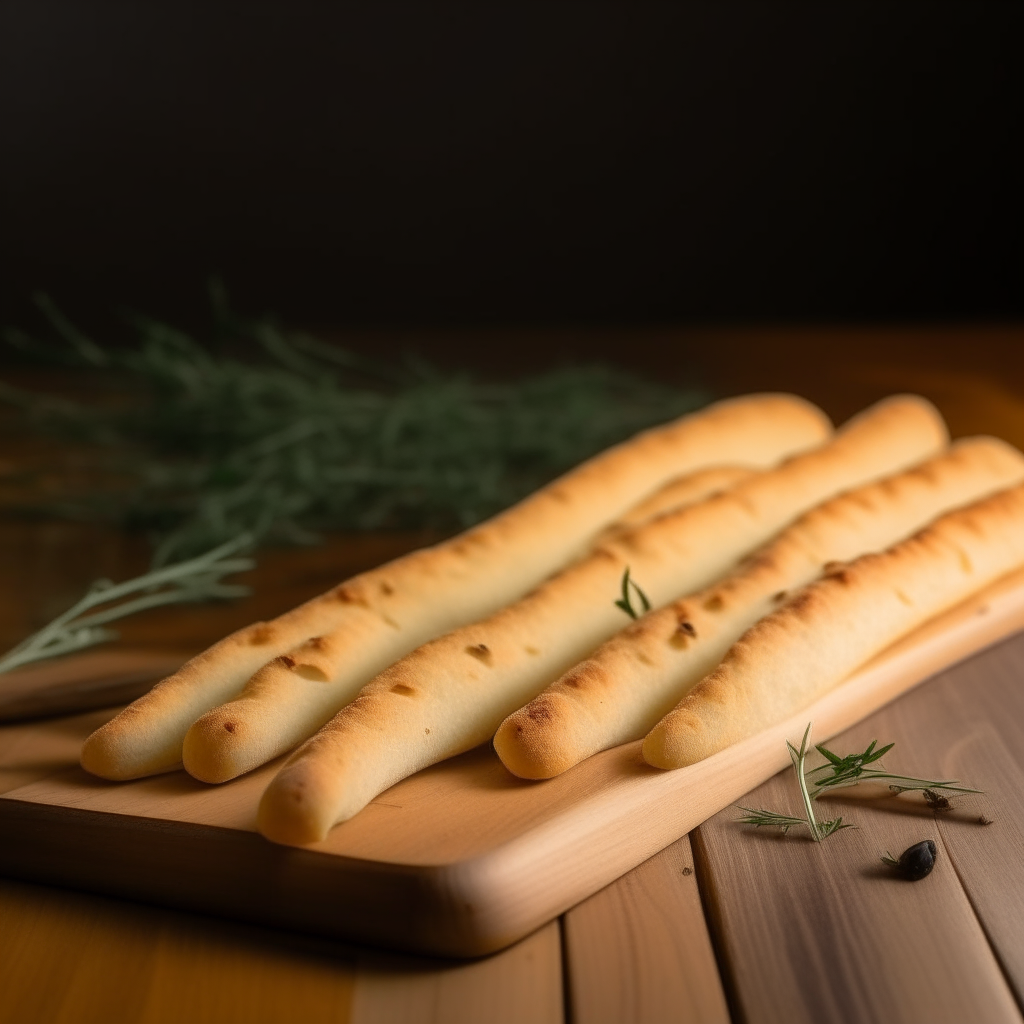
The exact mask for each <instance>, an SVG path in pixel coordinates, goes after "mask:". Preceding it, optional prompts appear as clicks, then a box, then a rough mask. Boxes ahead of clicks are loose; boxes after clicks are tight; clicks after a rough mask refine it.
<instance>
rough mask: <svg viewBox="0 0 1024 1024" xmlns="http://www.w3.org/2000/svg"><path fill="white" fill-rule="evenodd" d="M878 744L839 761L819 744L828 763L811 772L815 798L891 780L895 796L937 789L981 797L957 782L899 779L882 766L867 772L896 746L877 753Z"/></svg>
mask: <svg viewBox="0 0 1024 1024" xmlns="http://www.w3.org/2000/svg"><path fill="white" fill-rule="evenodd" d="M875 743H876V741H875V740H872V741H871V743H869V744H868V747H867V749H866V750H864V752H863V753H860V754H848V755H847V756H846V757H839V755H838V754H834V753H833V752H832V751H831V750H829V749H828V748H827V747H825V746H823V745H821V744H819V745H818V746H817V747H816V748H815V749H816V750H817V751H818V753H819V754H821V755H822V756H823V757H824V758H825V759H826V760H827V762H828V763H827V764H823V765H820V766H819V767H817V768H814V769H812V770H811V772H810V774H811V775H812V776H816V775H817V776H818V777H817V778H812V784H813V785H814V792H813V794H812V796H813V797H814V799H817V798H818V797H819V796H821V794H822V793H826V792H830V791H831V790H834V789H843V788H845V787H847V786H856V785H857V784H858V783H861V782H871V781H877V780H881V779H888V780H890V786H889V788H890V789H891V790H892V791H893V792H896V793H903V792H906V791H908V790H924V791H925V794H926V795H927V793H928V792H930V791H932V790H936V789H944V790H947V791H949V792H952V793H980V792H981V790H980V789H970V788H969V787H967V786H961V785H958V780H957V779H945V780H943V779H918V778H914V777H912V776H908V775H896V774H894V773H893V772H889V771H886V770H885V768H883V767H882V765H881V764H879V765H878V767H877V768H868V765H870V764H874V763H876V762H878V761H880V760H881V758H882V757H883V755H885V754H887V753H888V752H889V751H890V750H892V748H893V747H894V746H895V744H894V743H889V744H887V745H886V746H884V747H879V748H878V749H877V750H876V749H875ZM821 772H825V773H828V772H831V773H832V774H831V775H829V774H826V775H824V776H821V775H818V773H821Z"/></svg>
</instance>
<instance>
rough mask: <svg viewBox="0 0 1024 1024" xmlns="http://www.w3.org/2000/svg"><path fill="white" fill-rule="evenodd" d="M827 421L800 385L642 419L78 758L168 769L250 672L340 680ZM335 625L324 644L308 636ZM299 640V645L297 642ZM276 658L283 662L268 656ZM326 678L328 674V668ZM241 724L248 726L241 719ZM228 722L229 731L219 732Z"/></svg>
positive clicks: (232, 654)
mask: <svg viewBox="0 0 1024 1024" xmlns="http://www.w3.org/2000/svg"><path fill="white" fill-rule="evenodd" d="M830 432H831V425H830V424H829V422H828V419H827V417H825V415H824V414H823V413H822V412H821V411H820V410H819V409H817V408H816V407H815V406H813V405H811V404H810V403H809V402H806V401H804V400H803V399H800V398H797V397H795V396H792V395H776V394H765V395H749V396H744V397H741V398H736V399H729V400H726V401H723V402H718V403H716V404H714V405H712V406H710V407H708V408H707V409H704V410H702V411H700V412H697V413H693V414H691V415H689V416H684V417H682V418H681V419H679V420H676V421H675V422H673V423H669V424H667V425H665V426H662V427H657V428H654V429H652V430H648V431H645V432H643V433H641V434H639V435H637V436H636V437H635V438H633V439H632V440H630V441H626V442H624V443H622V444H620V445H616V446H615V447H613V448H611V449H609V450H608V451H606V452H604V453H603V454H601V455H598V456H596V457H595V458H593V459H590V460H589V461H587V462H585V463H583V464H582V465H581V466H579V467H577V468H576V469H574V470H572V471H571V472H569V473H567V474H565V475H564V476H562V477H560V478H559V479H558V480H555V481H554V482H553V483H551V484H549V485H547V486H546V487H543V488H541V489H540V490H539V491H537V492H536V493H535V494H533V495H531V496H530V497H528V498H526V499H524V500H523V501H521V502H519V503H518V504H517V505H515V506H513V507H512V508H510V509H508V510H506V511H505V512H503V513H501V514H499V515H497V516H495V517H493V518H492V519H490V520H488V521H487V522H485V523H481V524H480V525H478V526H476V527H473V528H472V529H470V530H467V531H466V532H465V533H463V534H460V535H459V536H458V537H455V538H453V539H452V540H449V541H446V542H444V543H442V544H439V545H437V546H435V547H432V548H427V549H424V550H420V551H416V552H413V553H412V554H410V555H406V556H404V557H403V558H399V559H396V560H395V561H393V562H390V563H388V564H387V565H384V566H381V567H380V568H379V569H375V570H373V571H371V572H368V573H363V574H361V575H359V576H356V577H354V578H353V579H350V580H348V581H347V582H345V583H343V584H341V585H340V586H338V587H335V588H333V589H332V590H330V591H328V592H327V593H326V594H323V595H321V596H319V597H317V598H314V599H313V600H311V601H308V602H306V603H305V604H303V605H301V606H300V607H298V608H296V609H293V610H292V611H290V612H288V613H287V614H286V615H283V616H281V617H279V618H277V619H274V620H273V621H271V622H268V623H256V624H254V625H252V626H248V627H246V628H245V629H243V630H240V631H238V632H237V633H234V634H232V635H231V636H229V637H226V638H225V639H223V640H221V641H219V642H218V643H216V644H214V645H213V646H212V647H211V648H209V649H208V650H206V651H204V652H203V653H202V654H200V655H198V656H197V657H196V658H193V659H192V660H191V661H190V662H188V663H187V664H186V665H185V666H183V668H182V669H181V670H180V671H179V672H177V673H175V674H174V675H173V676H170V677H169V678H168V679H166V680H164V681H162V682H161V683H159V684H158V685H157V686H156V687H154V688H153V689H152V690H151V691H150V692H149V693H148V694H146V695H145V696H144V697H141V698H140V699H139V700H137V701H136V702H135V703H134V704H132V705H131V706H130V707H129V708H127V709H126V710H125V711H124V712H122V713H121V714H120V715H118V716H117V717H115V718H114V719H112V720H111V721H110V722H109V723H107V724H106V725H105V726H103V727H102V728H101V729H99V730H97V731H96V732H95V733H93V734H92V736H90V737H89V738H88V739H87V740H86V743H85V745H84V746H83V749H82V757H81V761H82V766H83V767H84V768H86V769H87V770H88V771H90V772H92V773H93V774H95V775H99V776H102V777H104V778H108V779H132V778H138V777H140V776H143V775H150V774H153V773H156V772H161V771H168V770H172V769H174V768H176V767H178V766H179V764H180V763H181V761H182V757H183V749H182V746H183V741H184V738H185V735H186V732H187V730H188V729H189V727H190V726H191V725H192V723H193V722H195V720H196V719H197V718H199V717H200V716H201V715H202V714H203V713H204V712H207V711H209V710H210V709H211V708H214V707H216V706H218V705H220V704H222V703H224V702H225V701H227V700H230V699H231V698H232V697H234V696H236V695H237V694H238V693H239V691H240V690H241V689H242V687H243V686H244V685H245V683H246V681H247V680H249V679H250V678H251V677H253V675H254V673H257V674H261V675H262V677H263V678H261V680H260V682H259V683H258V684H257V690H258V689H259V687H261V686H266V685H268V677H269V678H275V679H280V680H283V681H285V682H287V683H288V684H290V685H289V686H288V687H286V688H287V689H288V690H289V692H290V691H291V689H299V690H300V693H299V699H301V698H302V696H303V694H302V693H301V688H302V687H305V689H306V691H309V692H310V693H312V694H316V690H315V687H316V686H321V687H322V686H323V685H324V684H323V683H322V682H321V681H320V675H321V674H323V672H324V668H323V665H324V662H325V660H326V659H327V658H328V655H331V656H332V657H333V660H332V661H331V666H332V668H331V673H333V672H334V670H335V669H336V668H337V669H341V668H342V667H343V666H344V665H346V664H349V662H350V660H351V666H352V668H351V672H349V673H348V675H347V676H345V680H346V682H348V683H351V680H352V679H359V680H360V681H365V680H366V679H367V678H369V677H370V676H372V675H373V674H374V672H376V671H379V670H380V669H381V668H383V667H384V666H385V665H386V664H388V663H390V662H391V661H394V660H395V658H397V657H400V656H401V655H402V654H404V653H406V652H407V651H409V650H411V649H413V648H415V647H416V646H417V645H419V644H421V643H423V642H424V641H425V640H427V639H429V638H430V637H432V636H437V635H439V634H441V633H444V632H445V631H446V630H448V629H451V628H453V627H454V626H455V625H458V624H459V623H462V622H466V621H470V620H472V619H474V618H478V617H479V616H480V614H481V613H483V612H487V611H491V610H494V609H496V608H498V607H500V606H501V605H502V604H504V603H507V602H508V601H511V600H514V599H515V598H517V597H519V596H521V595H522V594H523V593H525V592H526V591H527V590H528V589H529V588H530V587H531V586H533V585H535V584H536V583H537V582H539V581H540V580H541V579H543V578H544V577H545V576H547V575H548V574H549V573H551V572H553V571H555V570H556V569H558V568H559V567H560V566H562V565H565V564H567V563H568V562H569V561H571V560H572V559H573V558H574V557H577V556H578V555H579V554H580V553H581V552H582V551H584V550H586V549H587V547H588V546H589V545H590V544H591V543H592V541H593V538H594V536H595V535H596V534H597V533H598V532H599V531H600V530H601V529H602V528H603V527H605V526H606V525H607V524H608V523H609V522H610V521H612V520H614V519H615V518H616V517H617V516H619V515H621V514H623V513H624V512H626V511H627V510H628V509H629V508H630V507H631V506H633V505H634V504H635V503H636V502H637V501H639V500H641V499H642V498H644V497H645V496H646V495H649V494H651V492H652V491H654V490H656V489H657V488H658V487H660V486H662V485H663V484H665V483H666V482H667V481H669V480H671V479H672V478H674V477H676V476H677V475H678V474H680V473H682V472H686V471H688V470H694V469H698V468H701V467H706V466H711V465H716V464H720V463H723V462H730V461H742V462H744V463H747V464H749V465H762V466H766V465H772V464H774V463H775V462H777V461H778V460H779V459H780V458H783V457H784V456H786V455H789V454H791V453H793V452H795V451H801V450H804V449H807V448H810V447H812V446H814V445H816V444H819V443H820V442H821V441H823V440H824V439H825V438H826V437H827V436H828V435H829V434H830ZM327 635H329V636H330V638H331V639H330V642H325V643H324V644H322V645H320V646H319V647H317V645H312V646H310V645H305V646H303V645H304V644H305V642H306V641H307V640H309V639H310V638H319V637H324V636H327ZM297 648H298V657H295V656H292V657H291V658H290V660H289V661H283V660H281V659H282V658H288V657H289V652H291V651H294V650H296V649H297ZM273 666H276V668H273ZM327 678H333V675H332V674H329V675H328V676H327ZM229 724H237V725H238V727H239V730H240V738H242V736H244V735H246V734H245V733H244V732H243V731H242V730H244V723H243V719H241V718H239V720H238V722H237V723H233V722H232V721H231V720H230V719H228V720H226V721H225V722H223V723H222V725H223V726H227V725H229ZM225 735H230V733H227V732H225Z"/></svg>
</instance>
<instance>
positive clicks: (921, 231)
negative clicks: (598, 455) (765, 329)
mask: <svg viewBox="0 0 1024 1024" xmlns="http://www.w3.org/2000/svg"><path fill="white" fill-rule="evenodd" d="M1022 28H1024V5H1021V4H1018V3H1013V4H996V3H987V4H982V3H975V2H971V3H937V2H927V3H910V2H903V3H899V2H894V3H885V4H882V3H878V4H865V3H857V4H851V3H830V4H815V3H801V4H794V3H766V2H763V0H759V2H756V3H739V2H726V0H716V2H714V3H707V4H700V3H697V4H687V5H682V4H679V5H677V4H666V5H661V4H637V3H633V4H621V5H610V4H600V3H580V4H570V3H553V4H540V3H536V4H535V3H523V2H520V3H516V4H510V3H482V4H481V3H471V4H470V3H468V4H436V3H435V4H431V3H414V4H413V3H410V4H396V3H381V2H375V3H364V4H348V5H336V4H329V3H310V2H297V0H290V2H283V0H282V2H278V3H265V2H263V3H261V2H252V0H250V2H246V3H225V2H209V3H203V4H190V3H184V2H181V0H176V2H173V3H172V2H168V0H146V2H144V3H138V2H130V3H101V2H85V0H77V2H73V3H72V2H69V3H53V2H39V0H35V2H19V3H10V2H9V3H5V4H3V5H2V6H0V147H2V154H0V156H2V158H0V199H2V209H0V239H2V243H0V259H2V266H0V273H2V282H3V289H2V294H0V314H2V318H3V321H4V322H11V321H12V320H17V321H19V322H25V321H26V320H27V318H28V317H29V310H28V302H27V299H26V296H27V295H28V293H29V292H30V291H31V290H32V289H33V288H36V287H44V288H46V289H47V290H48V291H50V292H51V293H52V294H54V295H55V296H56V297H57V298H59V299H60V300H61V301H62V302H63V303H64V304H65V305H66V306H68V307H70V309H71V310H72V311H74V312H76V313H77V314H78V315H80V316H83V317H85V318H86V319H87V320H88V318H89V317H90V316H93V315H98V311H100V310H102V309H106V308H108V307H111V306H113V305H115V304H117V303H121V302H125V303H130V304H132V305H134V306H136V307H140V308H143V309H146V310H148V311H152V312H154V313H159V314H162V315H165V316H168V317H178V318H184V319H185V320H186V321H187V320H188V319H189V318H195V317H197V316H198V315H199V311H200V309H201V308H202V306H203V303H204V298H203V284H204V281H205V280H206V278H207V276H208V275H209V274H210V273H219V274H221V275H223V277H224V279H225V280H226V282H227V284H228V286H229V289H230V291H231V293H232V295H233V296H234V298H235V300H236V302H237V303H238V304H239V305H241V306H243V307H245V308H246V309H247V310H250V311H253V312H257V311H264V310H275V311H277V312H279V313H280V314H281V315H282V316H283V317H285V318H286V319H288V320H290V321H292V322H297V323H302V324H305V325H309V326H316V327H320V328H325V329H335V328H338V329H356V330H358V329H363V328H367V327H369V328H390V329H396V328H397V329H402V330H412V331H414V332H415V330H418V329H421V328H422V329H435V330H436V329H443V328H449V327H460V326H461V327H463V328H464V327H466V326H490V327H495V326H498V327H501V326H506V327H507V326H512V327H517V326H523V325H526V326H533V327H536V326H541V325H543V326H547V327H551V326H556V327H557V326H558V325H572V326H573V327H574V328H578V329H580V330H582V332H583V333H582V334H580V335H579V337H580V338H585V337H586V331H587V330H588V329H590V328H594V329H601V328H607V327H608V326H609V325H643V324H657V325H666V324H667V325H679V324H682V325H686V324H690V325H693V324H704V325H707V324H731V325H736V324H740V325H742V324H745V323H758V324H773V323H774V324H791V323H800V322H803V323H808V322H815V323H889V324H892V323H899V322H908V321H909V322H916V323H934V322H937V321H945V322H956V321H996V322H1012V321H1017V320H1019V319H1020V318H1021V315H1022V313H1024V289H1022V281H1024V277H1022V271H1024V257H1022V247H1021V237H1022V228H1024V217H1022V205H1024V204H1022V198H1021V196H1022V182H1024V173H1022V172H1024V161H1022V159H1021V150H1020V147H1019V145H1018V138H1019V136H1020V133H1021V130H1022V125H1024V117H1022V114H1024V109H1022V108H1024V102H1022V100H1024V88H1022V87H1024V61H1022V60H1021V52H1022V49H1021V45H1022V42H1024V33H1022ZM579 344H580V345H581V346H585V345H587V344H589V343H588V342H586V341H580V343H579ZM598 348H600V346H598ZM615 354H617V355H620V356H622V357H623V358H625V359H627V360H628V358H629V353H628V352H621V351H616V353H615Z"/></svg>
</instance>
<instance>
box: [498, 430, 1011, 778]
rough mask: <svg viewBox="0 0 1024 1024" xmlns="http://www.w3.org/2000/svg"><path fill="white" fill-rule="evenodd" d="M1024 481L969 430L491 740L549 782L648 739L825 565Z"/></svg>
mask: <svg viewBox="0 0 1024 1024" xmlns="http://www.w3.org/2000/svg"><path fill="white" fill-rule="evenodd" d="M1022 480H1024V455H1022V454H1021V453H1020V452H1018V451H1017V450H1016V449H1015V448H1013V447H1012V446H1010V445H1008V444H1006V443H1005V442H1003V441H999V440H997V439H995V438H990V437H979V438H968V439H965V440H962V441H959V442H957V443H956V444H955V445H953V446H952V447H951V448H950V449H949V450H948V451H947V452H944V453H943V454H941V455H939V456H936V457H935V458H933V459H930V460H928V461H927V462H925V463H923V464H921V465H919V466H917V467H915V468H913V469H911V470H908V471H906V472H903V473H900V474H897V475H895V476H891V477H887V478H886V479H884V480H881V481H878V482H877V483H872V484H868V485H866V486H864V487H860V488H856V489H854V490H852V491H847V492H846V493H844V494H841V495H839V496H838V497H836V498H833V499H831V500H829V501H826V502H825V503H823V504H821V505H818V506H817V507H816V508H814V509H812V510H811V511H810V512H807V513H806V514H804V515H803V516H801V517H800V518H799V519H798V520H797V521H796V522H795V523H793V524H792V525H791V526H790V527H788V528H787V529H786V530H784V531H783V532H782V533H781V534H780V535H779V536H778V537H776V538H774V539H773V540H772V541H770V542H769V543H768V544H766V545H765V546H764V547H763V548H761V549H760V550H759V551H757V552H755V553H754V554H753V555H752V556H750V557H749V558H748V559H745V560H744V562H742V563H741V564H740V565H739V566H737V568H736V569H735V570H734V571H733V572H732V573H730V574H729V575H728V576H726V577H725V579H723V580H721V581H720V582H718V583H716V584H714V585H713V586H711V587H708V588H706V589H705V590H703V591H700V592H698V593H696V594H691V595H690V596H689V597H686V598H684V599H682V600H679V601H675V602H673V603H672V604H670V605H668V606H666V607H665V608H662V609H660V610H658V611H654V612H651V613H649V614H648V615H646V616H644V617H643V618H642V619H641V620H640V621H639V622H637V623H635V624H633V625H632V626H629V627H628V628H626V629H624V630H623V631H622V632H621V633H619V634H617V635H616V636H614V637H613V638H612V639H611V640H609V641H607V642H606V643H604V644H602V645H601V647H599V648H598V649H597V650H596V651H595V652H594V653H593V654H592V655H591V656H590V657H589V658H588V659H586V660H585V661H583V662H581V663H580V664H579V665H576V666H575V667H574V668H572V669H570V671H569V672H568V673H566V674H565V675H564V676H562V677H561V678H560V679H558V680H556V681H555V682H554V683H552V684H551V685H550V686H548V687H547V689H546V690H544V692H543V693H541V694H540V695H539V696H537V697H536V698H535V699H534V700H533V701H531V702H530V703H529V704H527V705H526V706H525V707H522V708H520V709H519V710H518V711H516V712H514V713H513V714H512V715H510V716H509V717H508V718H506V719H505V721H504V722H502V724H501V726H500V727H499V728H498V731H497V733H496V734H495V737H494V747H495V750H496V751H497V753H498V756H499V757H500V758H501V760H502V762H503V763H504V764H505V767H506V768H508V769H509V770H510V771H511V772H512V773H513V774H515V775H518V776H519V777H520V778H526V779H546V778H551V777H553V776H555V775H559V774H561V773H562V772H564V771H566V770H567V769H569V768H571V767H573V766H574V765H576V764H578V763H579V762H580V761H582V760H583V759H584V758H586V757H589V756H590V755H591V754H595V753H597V752H598V751H599V750H605V749H608V748H609V747H613V746H616V745H617V744H619V743H626V742H629V741H630V740H637V739H641V738H642V737H643V736H644V735H646V733H647V732H648V731H649V730H650V729H651V728H652V727H653V726H654V725H655V724H656V723H657V722H658V720H659V719H661V718H662V717H663V716H664V715H665V714H666V713H667V712H668V711H670V710H671V709H672V707H673V706H674V705H675V704H676V703H677V702H678V701H679V700H680V698H681V697H682V696H683V695H684V694H685V692H686V690H687V688H688V687H690V686H692V685H694V684H695V683H697V682H698V681H699V680H700V679H701V678H703V677H704V676H705V675H706V674H707V673H709V672H710V671H712V669H714V668H715V666H716V665H717V664H718V663H719V662H720V661H721V659H722V658H723V657H724V656H725V654H726V652H727V651H728V649H729V647H730V646H731V644H732V643H733V642H734V641H736V640H737V639H738V638H739V637H740V635H741V634H742V633H743V632H744V631H745V630H746V629H748V628H749V627H750V626H752V625H753V624H754V623H755V622H756V621H757V620H758V619H760V618H762V617H763V616H764V615H767V614H769V613H770V612H771V611H772V610H774V609H775V608H777V607H778V606H779V603H780V602H781V601H782V600H784V599H785V594H786V592H787V591H792V590H793V589H795V588H799V587H801V586H803V585H805V584H807V583H809V582H811V581H812V580H813V579H815V578H816V577H818V576H819V575H820V574H821V572H822V570H823V568H824V566H825V565H826V563H829V562H842V561H848V560H850V559H852V558H855V557H857V556H859V555H861V554H865V553H867V552H870V551H877V550H882V549H885V548H887V547H889V546H890V545H892V544H894V543H897V542H898V541H900V540H901V539H903V538H905V537H907V536H908V535H910V534H912V533H914V532H915V531H916V530H919V529H920V528H922V527H923V526H925V525H926V524H927V523H928V522H930V521H931V520H932V519H933V518H935V517H936V516H940V515H942V514H944V513H946V512H949V511H951V510H952V509H954V508H957V507H959V506H961V505H964V504H967V503H970V502H972V501H975V500H978V499H980V498H982V497H984V496H987V495H989V494H991V493H993V492H994V491H998V490H1002V489H1004V488H1006V487H1008V486H1011V485H1013V484H1017V483H1020V482H1021V481H1022Z"/></svg>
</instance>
